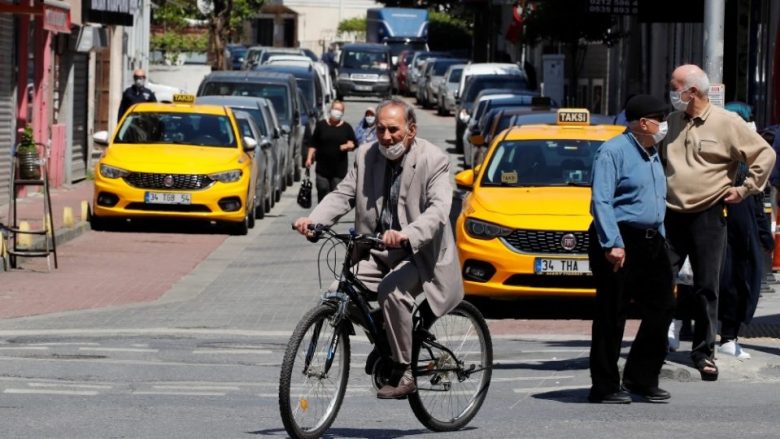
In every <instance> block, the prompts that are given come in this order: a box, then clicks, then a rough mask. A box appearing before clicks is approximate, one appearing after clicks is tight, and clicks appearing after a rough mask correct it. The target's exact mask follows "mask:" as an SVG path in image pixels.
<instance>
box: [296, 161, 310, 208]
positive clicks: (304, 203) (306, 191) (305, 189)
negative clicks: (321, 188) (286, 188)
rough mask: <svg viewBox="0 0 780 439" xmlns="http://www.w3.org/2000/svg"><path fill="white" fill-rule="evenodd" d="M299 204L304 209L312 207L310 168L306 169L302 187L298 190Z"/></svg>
mask: <svg viewBox="0 0 780 439" xmlns="http://www.w3.org/2000/svg"><path fill="white" fill-rule="evenodd" d="M298 205H299V206H301V207H303V208H304V209H309V208H311V180H310V179H309V170H308V169H306V172H305V173H304V177H303V180H302V181H301V188H300V189H299V190H298Z"/></svg>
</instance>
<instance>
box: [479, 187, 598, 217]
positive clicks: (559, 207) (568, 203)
mask: <svg viewBox="0 0 780 439" xmlns="http://www.w3.org/2000/svg"><path fill="white" fill-rule="evenodd" d="M471 198H472V203H473V205H474V206H473V207H474V208H475V209H476V208H479V207H481V208H482V209H484V210H486V211H488V212H491V213H495V214H499V215H506V216H524V215H533V216H579V217H583V216H587V217H589V216H590V213H589V212H590V188H584V187H515V188H510V187H480V188H478V189H477V190H476V191H475V192H474V193H473V194H472V196H471Z"/></svg>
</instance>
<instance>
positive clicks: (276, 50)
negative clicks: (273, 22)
mask: <svg viewBox="0 0 780 439" xmlns="http://www.w3.org/2000/svg"><path fill="white" fill-rule="evenodd" d="M274 55H302V56H307V55H306V53H305V52H304V51H303V50H302V49H299V48H297V47H268V48H266V49H265V50H264V51H263V53H261V54H260V59H259V60H258V63H257V64H258V65H263V64H265V63H266V62H267V61H268V59H269V58H271V57H272V56H274Z"/></svg>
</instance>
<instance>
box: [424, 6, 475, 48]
mask: <svg viewBox="0 0 780 439" xmlns="http://www.w3.org/2000/svg"><path fill="white" fill-rule="evenodd" d="M471 41H472V29H471V26H470V25H469V22H467V21H466V20H463V19H460V18H456V17H454V16H453V15H451V14H447V13H444V12H436V11H430V12H429V13H428V46H430V48H431V50H464V49H466V50H467V49H469V48H470V47H471Z"/></svg>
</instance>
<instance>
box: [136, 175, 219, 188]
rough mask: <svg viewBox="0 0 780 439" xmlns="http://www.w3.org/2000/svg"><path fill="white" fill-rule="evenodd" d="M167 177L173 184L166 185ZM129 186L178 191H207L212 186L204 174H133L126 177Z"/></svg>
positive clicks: (211, 182)
mask: <svg viewBox="0 0 780 439" xmlns="http://www.w3.org/2000/svg"><path fill="white" fill-rule="evenodd" d="M166 177H170V178H171V180H172V182H171V183H169V185H168V186H166V185H165V179H166ZM124 180H125V182H126V183H127V184H129V185H130V186H133V187H137V188H139V189H163V190H165V189H178V190H201V189H206V188H208V187H209V186H211V185H212V184H214V180H212V179H211V178H210V177H209V176H208V175H202V174H155V173H150V172H131V173H130V174H128V175H127V176H125V177H124Z"/></svg>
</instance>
